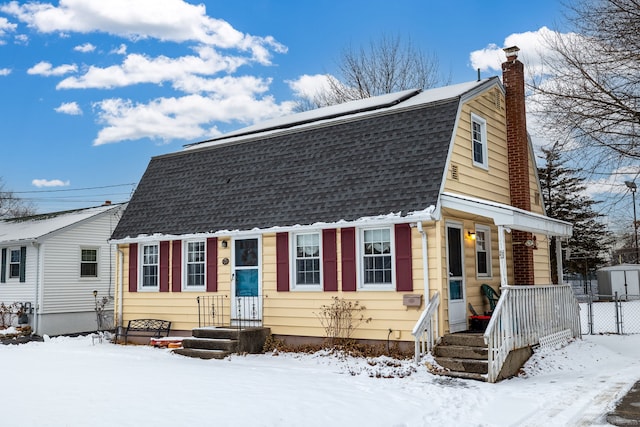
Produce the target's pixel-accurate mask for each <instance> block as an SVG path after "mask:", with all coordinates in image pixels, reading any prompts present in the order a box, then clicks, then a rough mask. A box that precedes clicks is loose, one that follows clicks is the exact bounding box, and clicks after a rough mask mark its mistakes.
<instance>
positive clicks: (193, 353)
mask: <svg viewBox="0 0 640 427" xmlns="http://www.w3.org/2000/svg"><path fill="white" fill-rule="evenodd" d="M172 353H175V354H179V355H181V356H187V357H195V358H198V359H224V358H225V357H227V356H228V355H230V354H231V353H230V352H228V351H224V350H204V349H199V348H176V349H173V350H172Z"/></svg>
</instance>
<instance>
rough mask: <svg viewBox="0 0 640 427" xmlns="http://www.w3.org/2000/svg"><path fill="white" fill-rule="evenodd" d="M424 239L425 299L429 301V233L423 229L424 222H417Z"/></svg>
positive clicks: (423, 271)
mask: <svg viewBox="0 0 640 427" xmlns="http://www.w3.org/2000/svg"><path fill="white" fill-rule="evenodd" d="M417 227H418V231H419V232H420V235H421V237H422V276H423V279H424V297H425V298H426V300H427V301H428V300H429V258H428V252H427V232H426V231H424V229H423V228H422V221H418V222H417Z"/></svg>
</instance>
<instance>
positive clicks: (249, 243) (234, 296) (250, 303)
mask: <svg viewBox="0 0 640 427" xmlns="http://www.w3.org/2000/svg"><path fill="white" fill-rule="evenodd" d="M260 240H261V239H259V238H258V237H255V238H250V239H236V240H234V241H233V273H232V274H233V276H232V283H231V320H232V324H235V325H238V324H240V325H244V326H258V325H260V324H262V283H261V280H260V276H261V274H260V273H261V263H260V259H261V254H260Z"/></svg>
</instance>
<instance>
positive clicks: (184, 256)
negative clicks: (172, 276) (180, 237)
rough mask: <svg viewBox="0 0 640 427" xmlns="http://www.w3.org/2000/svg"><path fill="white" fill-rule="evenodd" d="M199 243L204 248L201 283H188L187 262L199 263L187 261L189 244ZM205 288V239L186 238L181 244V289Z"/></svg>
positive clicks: (194, 289)
mask: <svg viewBox="0 0 640 427" xmlns="http://www.w3.org/2000/svg"><path fill="white" fill-rule="evenodd" d="M190 243H201V244H202V245H203V248H204V260H203V261H202V266H203V270H204V275H203V282H202V285H189V268H188V267H189V264H199V262H198V263H195V262H189V244H190ZM206 288H207V241H206V240H186V241H184V242H183V244H182V290H183V291H187V292H188V291H200V292H201V291H203V290H205V289H206Z"/></svg>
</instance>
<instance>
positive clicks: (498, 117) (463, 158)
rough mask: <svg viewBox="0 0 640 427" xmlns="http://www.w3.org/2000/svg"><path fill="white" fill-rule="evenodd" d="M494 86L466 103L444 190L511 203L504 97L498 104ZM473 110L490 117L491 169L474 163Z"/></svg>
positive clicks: (488, 135)
mask: <svg viewBox="0 0 640 427" xmlns="http://www.w3.org/2000/svg"><path fill="white" fill-rule="evenodd" d="M494 90H496V89H491V90H488V91H485V92H484V93H482V94H480V95H479V96H477V97H475V98H473V99H472V100H470V101H468V102H466V103H464V104H463V105H462V108H461V112H460V116H459V121H458V127H457V129H456V132H455V137H454V144H453V149H452V152H451V157H450V164H449V170H448V171H447V173H446V174H445V177H444V178H445V185H444V191H447V192H453V193H459V194H465V195H468V196H473V197H478V198H482V199H486V200H492V201H496V202H499V203H504V204H510V196H509V168H508V163H507V142H506V141H507V135H506V127H505V111H504V99H502V98H503V96H502V93H500V97H501V102H500V108H496V104H495V92H494ZM471 113H474V114H476V115H478V116H480V117H482V118H483V119H485V120H486V121H487V124H486V127H487V129H486V130H487V157H488V165H489V168H488V169H483V168H480V167H477V166H474V165H473V157H472V156H473V152H472V144H471ZM452 166H457V170H458V179H457V180H455V179H452V172H451V168H452Z"/></svg>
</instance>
